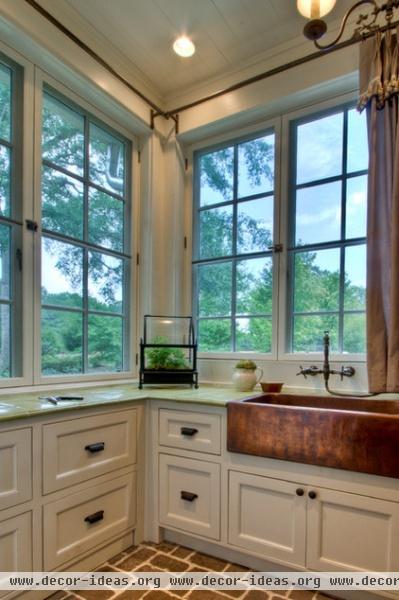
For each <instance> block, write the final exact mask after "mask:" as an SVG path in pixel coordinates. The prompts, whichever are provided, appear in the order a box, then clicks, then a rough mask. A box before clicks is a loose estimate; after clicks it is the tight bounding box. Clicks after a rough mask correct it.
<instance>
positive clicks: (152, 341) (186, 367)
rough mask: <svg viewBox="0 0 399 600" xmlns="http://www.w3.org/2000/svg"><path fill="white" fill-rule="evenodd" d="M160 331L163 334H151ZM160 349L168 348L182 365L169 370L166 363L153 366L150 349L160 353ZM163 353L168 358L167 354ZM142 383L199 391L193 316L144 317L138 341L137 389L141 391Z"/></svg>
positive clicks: (168, 365) (169, 367) (160, 362)
mask: <svg viewBox="0 0 399 600" xmlns="http://www.w3.org/2000/svg"><path fill="white" fill-rule="evenodd" d="M159 331H160V332H162V335H154V332H155V333H157V332H159ZM162 349H165V350H167V349H170V353H171V354H173V353H174V352H175V353H178V357H179V360H180V363H184V364H180V365H179V364H178V365H177V366H176V367H173V368H171V366H170V364H168V361H167V360H165V364H163V363H162V361H159V363H158V364H156V365H154V364H153V362H154V361H152V360H151V358H150V357H151V353H152V350H155V351H157V350H159V351H160V353H161V354H162ZM152 354H154V353H152ZM163 354H164V356H165V355H166V356H168V355H169V353H168V352H167V351H166V352H165V353H163ZM183 356H184V360H183ZM144 384H152V385H160V384H161V385H162V384H168V385H173V384H174V385H176V384H177V385H179V384H182V385H183V384H186V385H191V387H193V386H194V387H195V388H196V389H198V371H197V342H196V339H195V334H194V324H193V318H192V317H178V316H167V315H163V316H161V315H145V316H144V331H143V337H142V338H141V340H140V376H139V388H140V389H143V385H144Z"/></svg>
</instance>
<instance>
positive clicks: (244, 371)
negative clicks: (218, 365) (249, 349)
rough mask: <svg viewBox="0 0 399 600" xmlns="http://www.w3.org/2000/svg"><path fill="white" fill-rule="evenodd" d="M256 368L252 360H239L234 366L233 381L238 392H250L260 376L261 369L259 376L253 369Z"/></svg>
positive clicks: (261, 373)
mask: <svg viewBox="0 0 399 600" xmlns="http://www.w3.org/2000/svg"><path fill="white" fill-rule="evenodd" d="M257 369H258V367H257V365H256V363H254V361H253V360H239V361H238V363H237V364H236V366H235V368H234V373H233V383H234V387H235V388H236V390H237V391H239V392H250V391H251V390H253V389H254V387H255V385H256V384H257V383H259V381H260V380H261V378H262V375H263V370H262V369H258V370H259V371H260V375H259V377H257V376H256V374H255V371H256V370H257Z"/></svg>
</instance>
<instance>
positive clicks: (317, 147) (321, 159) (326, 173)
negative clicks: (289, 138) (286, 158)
mask: <svg viewBox="0 0 399 600" xmlns="http://www.w3.org/2000/svg"><path fill="white" fill-rule="evenodd" d="M343 122H344V118H343V113H342V112H340V113H337V114H335V115H330V116H328V117H322V118H321V119H316V120H314V121H310V122H309V123H304V124H303V125H299V126H298V128H297V164H296V169H297V174H296V180H297V183H298V184H300V183H306V182H308V181H316V180H318V179H325V178H326V177H333V176H335V175H339V174H340V173H341V171H342V150H343Z"/></svg>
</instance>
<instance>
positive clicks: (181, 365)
mask: <svg viewBox="0 0 399 600" xmlns="http://www.w3.org/2000/svg"><path fill="white" fill-rule="evenodd" d="M152 343H153V344H166V343H167V340H166V339H165V338H163V337H161V336H157V337H155V338H154V340H153V342H152ZM145 356H146V363H147V364H146V368H147V369H153V370H154V371H175V370H184V369H189V368H190V365H189V364H188V363H187V361H186V357H185V355H184V352H183V350H182V349H181V348H170V347H169V348H167V347H163V346H159V347H155V348H147V349H146V351H145Z"/></svg>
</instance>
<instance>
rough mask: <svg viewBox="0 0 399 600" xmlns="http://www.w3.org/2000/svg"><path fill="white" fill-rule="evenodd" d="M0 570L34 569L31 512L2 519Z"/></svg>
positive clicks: (2, 593) (5, 592) (1, 593)
mask: <svg viewBox="0 0 399 600" xmlns="http://www.w3.org/2000/svg"><path fill="white" fill-rule="evenodd" d="M0 571H11V572H14V571H32V513H31V512H26V513H24V514H23V515H18V516H17V517H12V518H11V519H6V520H5V521H0ZM6 594H9V592H7V591H4V592H1V591H0V596H2V595H6Z"/></svg>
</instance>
